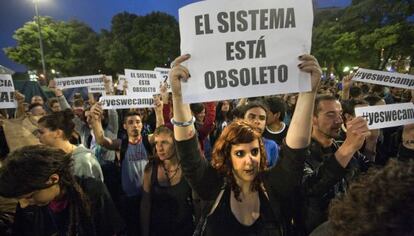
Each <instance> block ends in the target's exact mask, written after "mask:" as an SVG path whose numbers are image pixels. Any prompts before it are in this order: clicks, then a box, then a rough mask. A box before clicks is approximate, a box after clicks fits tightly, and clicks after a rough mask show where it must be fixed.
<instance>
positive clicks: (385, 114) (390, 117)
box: [355, 102, 414, 129]
mask: <svg viewBox="0 0 414 236" xmlns="http://www.w3.org/2000/svg"><path fill="white" fill-rule="evenodd" d="M355 115H356V116H362V117H364V118H365V119H366V120H367V122H368V128H369V129H381V128H387V127H394V126H400V125H407V124H411V123H414V104H412V103H411V102H408V103H397V104H390V105H379V106H368V107H356V108H355Z"/></svg>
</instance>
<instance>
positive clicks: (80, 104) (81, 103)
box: [73, 99, 84, 107]
mask: <svg viewBox="0 0 414 236" xmlns="http://www.w3.org/2000/svg"><path fill="white" fill-rule="evenodd" d="M83 106H84V101H83V99H75V100H74V101H73V107H83Z"/></svg>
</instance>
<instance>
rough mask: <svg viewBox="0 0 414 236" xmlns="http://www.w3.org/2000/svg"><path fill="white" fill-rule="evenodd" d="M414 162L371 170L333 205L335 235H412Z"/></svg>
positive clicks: (394, 162)
mask: <svg viewBox="0 0 414 236" xmlns="http://www.w3.org/2000/svg"><path fill="white" fill-rule="evenodd" d="M413 199H414V161H413V160H411V161H410V162H399V161H396V160H390V161H389V162H388V164H387V165H386V166H385V167H384V168H383V169H371V170H369V171H368V174H366V175H363V176H361V177H360V178H359V179H358V180H357V181H355V182H354V183H353V184H351V186H350V187H349V190H348V191H347V193H346V194H345V195H344V196H342V197H341V198H339V199H335V200H333V201H332V204H331V206H330V210H329V220H330V222H332V230H333V235H338V236H345V235H354V236H363V235H364V236H365V235H384V236H386V235H407V236H408V235H413V234H414V214H413V212H414V201H413Z"/></svg>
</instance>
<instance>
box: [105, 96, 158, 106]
mask: <svg viewBox="0 0 414 236" xmlns="http://www.w3.org/2000/svg"><path fill="white" fill-rule="evenodd" d="M99 102H101V103H102V109H127V108H145V107H154V99H153V98H152V97H151V98H142V97H139V98H138V97H134V96H130V95H115V96H102V97H101V98H100V99H99Z"/></svg>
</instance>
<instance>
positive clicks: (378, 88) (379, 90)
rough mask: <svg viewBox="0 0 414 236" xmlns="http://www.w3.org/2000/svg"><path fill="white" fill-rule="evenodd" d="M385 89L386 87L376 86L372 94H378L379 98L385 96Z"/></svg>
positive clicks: (373, 87)
mask: <svg viewBox="0 0 414 236" xmlns="http://www.w3.org/2000/svg"><path fill="white" fill-rule="evenodd" d="M384 89H385V88H384V86H382V85H377V84H374V85H373V86H372V90H371V92H372V93H375V94H377V95H378V96H384Z"/></svg>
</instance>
